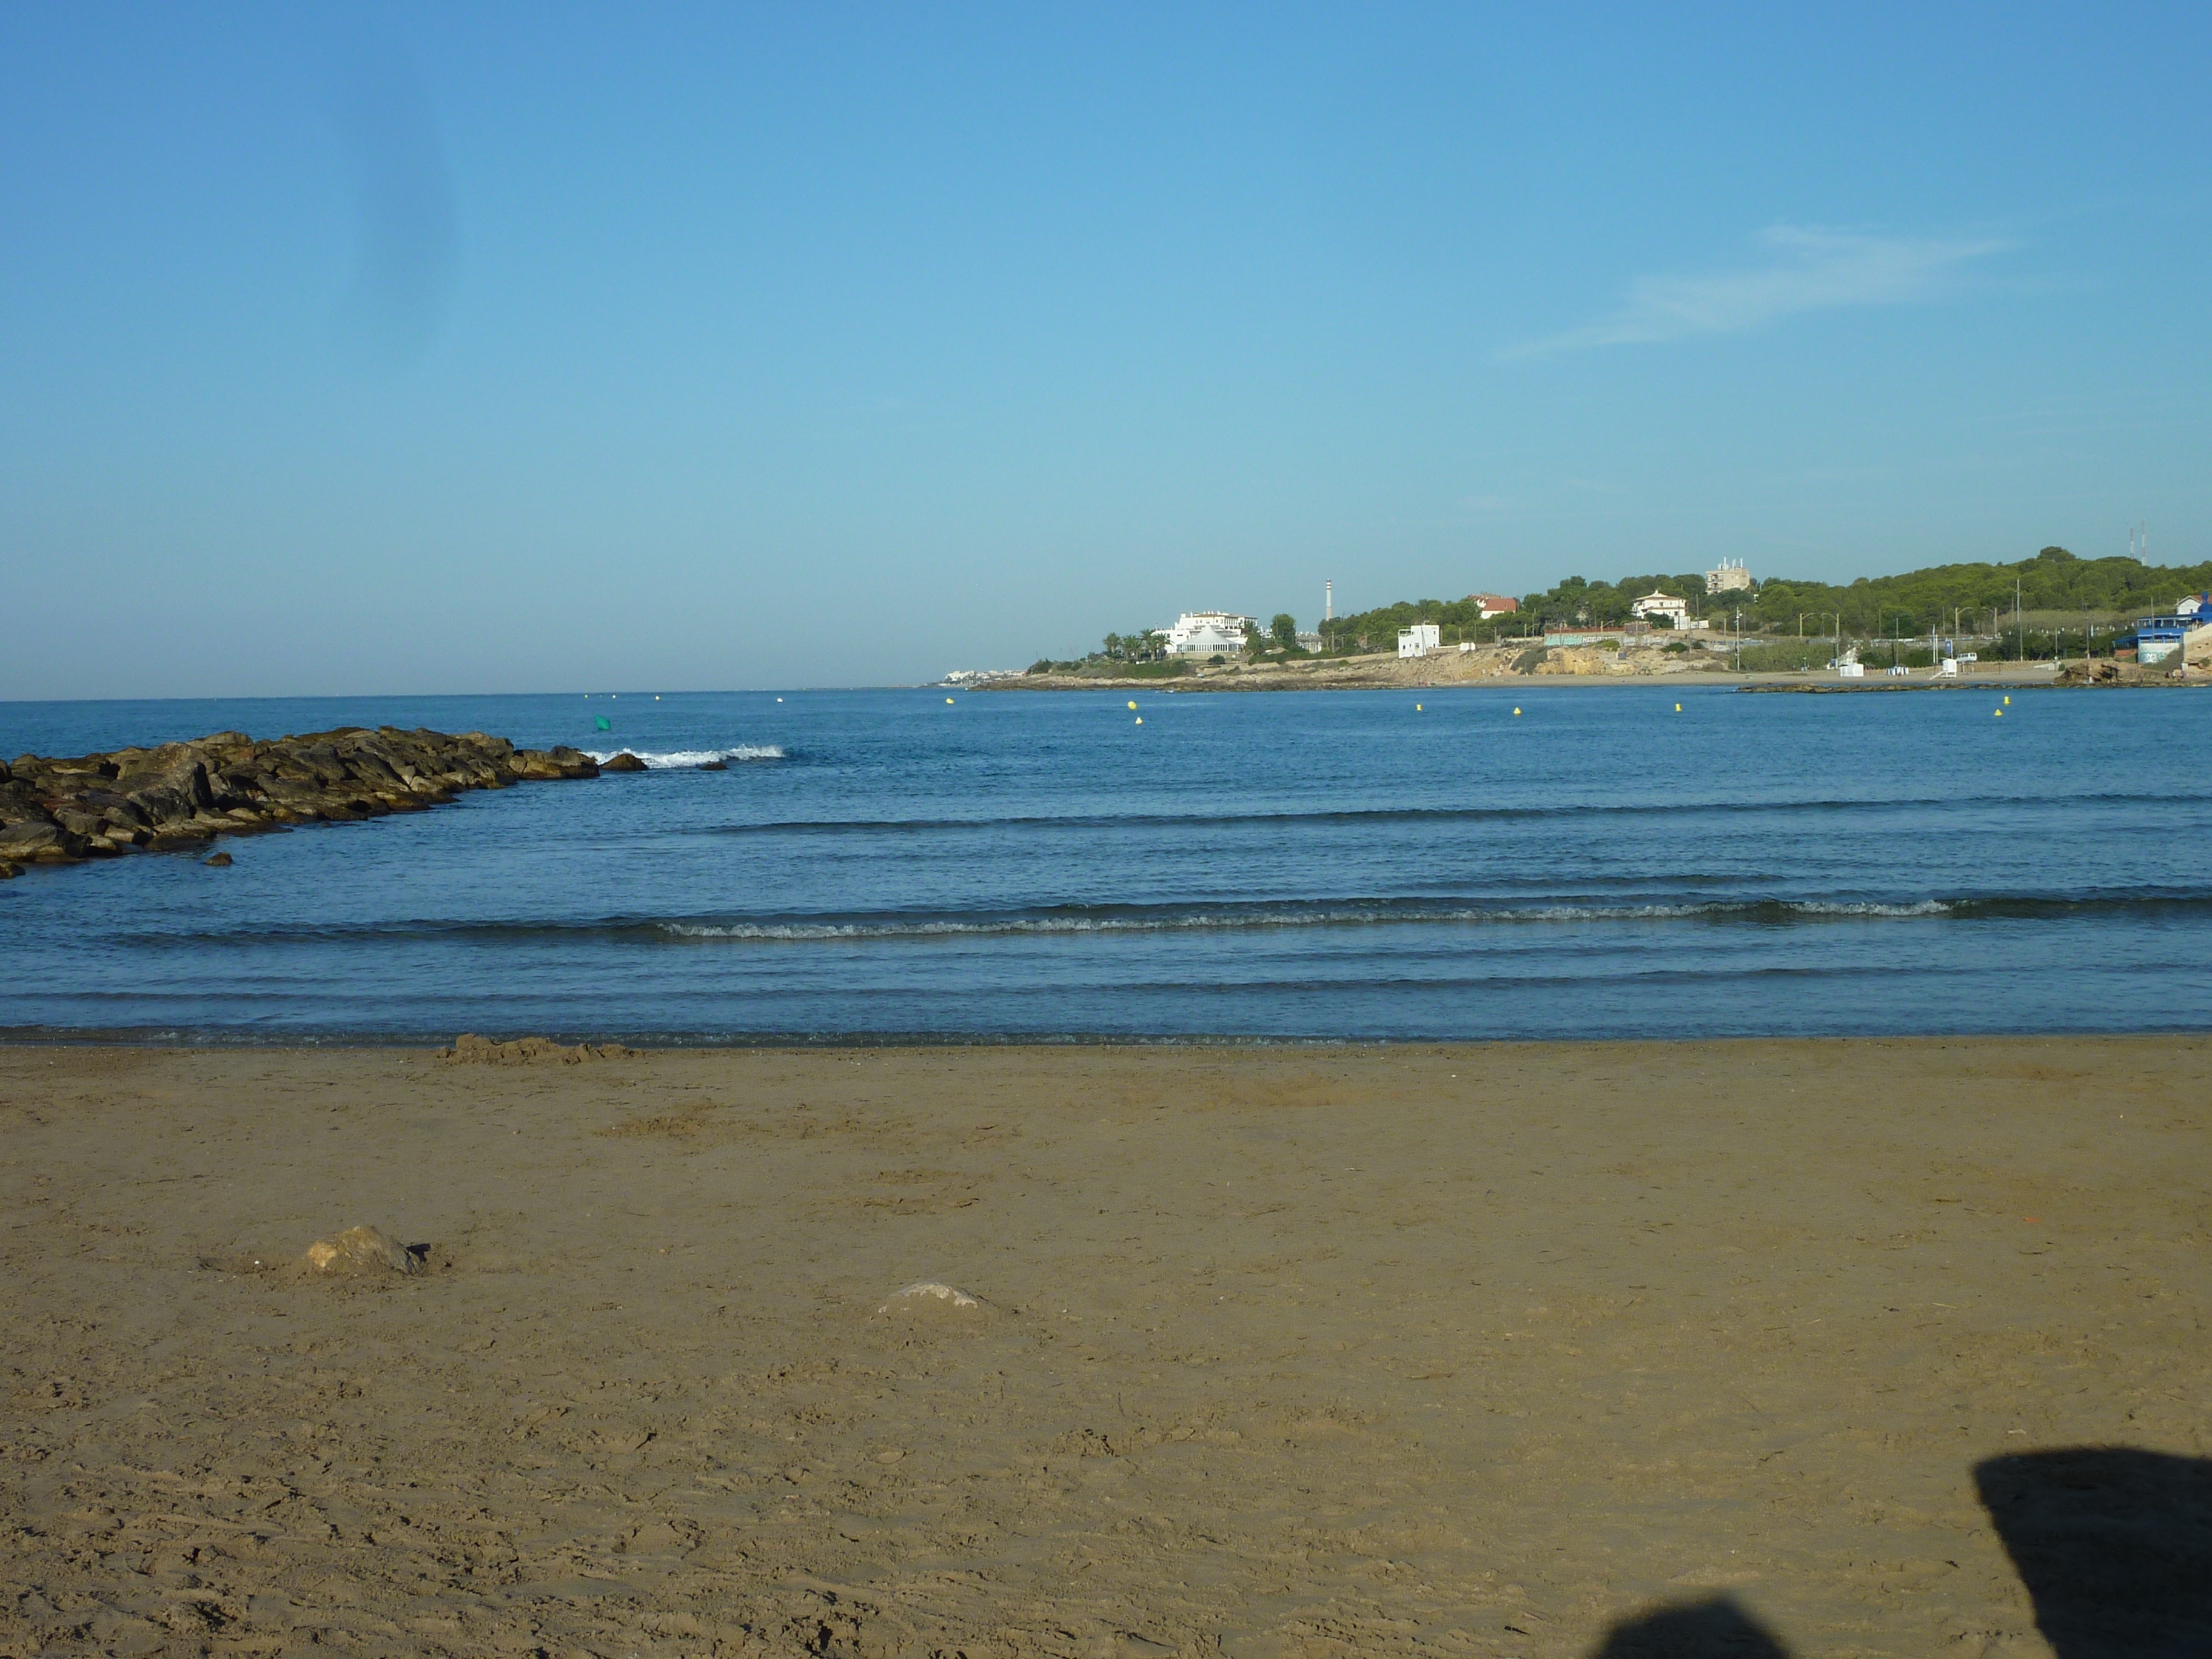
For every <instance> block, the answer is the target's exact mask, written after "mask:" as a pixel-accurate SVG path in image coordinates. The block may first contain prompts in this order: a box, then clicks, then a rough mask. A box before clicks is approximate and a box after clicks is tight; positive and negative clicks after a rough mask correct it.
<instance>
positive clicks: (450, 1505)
mask: <svg viewBox="0 0 2212 1659" xmlns="http://www.w3.org/2000/svg"><path fill="white" fill-rule="evenodd" d="M2209 1100H2212V1040H2207V1039H2202V1038H2184V1039H2167V1038H2159V1039H2128V1040H2120V1039H2112V1040H2100V1039H2089V1040H2084V1039H2078V1038H2077V1039H2067V1040H2057V1039H2051V1040H2041V1039H2003V1040H1987V1041H1946V1040H1925V1041H1892V1042H1876V1041H1836V1042H1727V1043H1711V1044H1698V1043H1688V1044H1674V1045H1656V1044H1638V1045H1574V1046H1497V1047H1437V1048H1427V1047H1423V1048H1407V1047H1395V1048H1394V1047H1371V1048H1335V1047H1328V1048H957V1049H942V1050H895V1049H872V1050H843V1051H830V1050H823V1051H807V1052H793V1051H788V1050H758V1051H740V1052H698V1051H683V1052H660V1053H653V1054H645V1055H641V1056H638V1057H635V1058H626V1059H625V1058H617V1059H609V1060H598V1061H596V1062H593V1063H589V1064H561V1063H557V1062H556V1061H554V1060H541V1061H540V1062H538V1063H534V1064H525V1065H512V1066H501V1065H460V1064H452V1063H447V1062H443V1061H441V1060H436V1059H434V1058H433V1057H432V1056H431V1055H430V1054H428V1053H426V1052H423V1051H420V1050H412V1051H408V1050H398V1049H390V1050H352V1051H341V1050H313V1049H309V1050H283V1051H264V1050H228V1051H222V1050H211V1051H197V1052H184V1051H167V1050H153V1049H144V1050H115V1049H93V1048H37V1047H19V1048H9V1049H5V1050H0V1133H4V1135H5V1146H6V1149H7V1152H6V1158H5V1161H4V1166H0V1192H4V1202H5V1209H6V1212H7V1221H6V1227H5V1231H4V1235H0V1237H4V1240H5V1246H4V1248H5V1273H4V1278H0V1286H4V1288H0V1310H4V1319H0V1331H4V1333H5V1335H4V1338H0V1341H4V1345H5V1354H4V1363H5V1367H6V1377H5V1385H6V1391H7V1418H6V1420H7V1423H8V1425H9V1428H8V1433H7V1436H6V1450H7V1457H6V1460H5V1461H4V1462H0V1520H4V1523H5V1525H6V1528H7V1529H8V1532H9V1552H8V1559H9V1567H8V1571H7V1575H6V1577H7V1585H8V1591H9V1594H8V1596H7V1597H6V1599H5V1600H4V1601H0V1652H5V1653H9V1654H36V1653H57V1654H59V1653H71V1654H74V1653H81V1652H87V1651H109V1652H115V1653H175V1654H186V1653H191V1654H197V1653H214V1654H249V1653H251V1654H264V1653H266V1654H277V1653H305V1652H308V1651H313V1652H318V1653H321V1652H343V1653H376V1654H384V1653H393V1654H397V1653H410V1654H414V1653H425V1654H484V1653H517V1654H521V1653H532V1652H537V1653H544V1654H549V1655H575V1654H586V1653H589V1654H598V1655H604V1656H618V1655H630V1654H641V1655H645V1654H687V1655H689V1654H747V1653H763V1652H775V1653H782V1652H794V1653H795V1652H799V1651H802V1650H806V1651H811V1652H814V1653H817V1654H835V1655H858V1656H869V1659H874V1656H892V1655H908V1656H915V1659H920V1656H924V1655H932V1654H944V1655H948V1656H949V1655H953V1654H964V1655H967V1656H969V1659H983V1656H986V1655H992V1656H1016V1655H1032V1654H1036V1655H1055V1656H1092V1659H1107V1656H1117V1659H1118V1656H1142V1655H1165V1654H1170V1653H1172V1654H1178V1655H1187V1656H1206V1655H1214V1654H1226V1655H1229V1656H1233V1659H1275V1656H1300V1659H1322V1656H1328V1659H1336V1656H1345V1659H1350V1656H1354V1655H1358V1656H1363V1659H1364V1656H1375V1655H1386V1654H1389V1655H1395V1654H1425V1653H1436V1654H1440V1655H1461V1654H1465V1655H1531V1656H1553V1655H1560V1656H1565V1655H1585V1654H1593V1653H1598V1652H1601V1651H1603V1652H1607V1653H1612V1654H1615V1655H1626V1654H1629V1653H1656V1652H1668V1651H1674V1652H1696V1653H1714V1654H1717V1653H1723V1652H1740V1653H1747V1654H1759V1653H1771V1652H1773V1651H1775V1650H1776V1649H1777V1648H1779V1649H1781V1650H1786V1651H1789V1652H1790V1653H1794V1654H1798V1655H1807V1656H1809V1655H1814V1654H1820V1655H1838V1656H1840V1655H1871V1654H1883V1655H1907V1654H1910V1655H1929V1654H1943V1655H1952V1654H1956V1655H1960V1656H1966V1659H1971V1656H1975V1655H1981V1654H1989V1655H2035V1654H2045V1653H2049V1652H2051V1651H2053V1646H2052V1644H2051V1638H2050V1632H2052V1631H2055V1630H2057V1629H2058V1628H2059V1626H2058V1624H2057V1623H2055V1622H2054V1621H2055V1620H2059V1619H2061V1618H2062V1617H2063V1613H2064V1609H2063V1607H2057V1605H2056V1603H2055V1602H2054V1601H2053V1600H2052V1598H2051V1594H2050V1592H2051V1584H2052V1583H2053V1582H2055V1581H2050V1580H2046V1581H2045V1582H2044V1583H2042V1585H2041V1587H2040V1591H2039V1595H2038V1597H2037V1598H2035V1599H2032V1598H2031V1595H2030V1589H2029V1586H2028V1585H2027V1583H2025V1582H2024V1580H2023V1576H2022V1567H2021V1563H2022V1562H2023V1561H2026V1562H2027V1564H2028V1567H2029V1569H2030V1571H2031V1574H2032V1573H2033V1571H2034V1570H2035V1562H2036V1561H2037V1560H2039V1559H2042V1558H2040V1557H2036V1556H2035V1555H2034V1553H2033V1548H2034V1547H2033V1541H2032V1540H2031V1542H2030V1545H2028V1546H2026V1547H2025V1548H2026V1549H2027V1553H2026V1554H2023V1553H2022V1551H2023V1548H2024V1546H2023V1545H2022V1543H2021V1538H2022V1537H2024V1536H2026V1535H2027V1534H2026V1533H2022V1532H2021V1531H2019V1530H2018V1528H2020V1527H2028V1528H2029V1530H2030V1531H2032V1530H2033V1528H2032V1526H2029V1522H2033V1514H2032V1513H2031V1512H2032V1511H2034V1510H2035V1506H2036V1505H2037V1504H2041V1503H2045V1501H2046V1499H2047V1498H2048V1497H2049V1494H2048V1492H2044V1491H2042V1490H2041V1489H2039V1488H2038V1487H2037V1486H2036V1484H2035V1483H2036V1480H2037V1479H2038V1478H2039V1477H2038V1476H2037V1474H2036V1472H2037V1471H2038V1470H2039V1469H2041V1468H2045V1464H2042V1463H2039V1462H2036V1461H2035V1458H2036V1455H2038V1454H2048V1453H2050V1452H2051V1451H2052V1450H2053V1449H2060V1448H2071V1447H2123V1448H2130V1449H2136V1451H2138V1452H2142V1453H2148V1454H2155V1455H2156V1456H2153V1457H2149V1458H2145V1459H2141V1460H2138V1462H2135V1463H2129V1464H2126V1465H2125V1468H2129V1469H2137V1468H2140V1469H2141V1470H2142V1471H2147V1473H2144V1474H2142V1480H2143V1481H2144V1482H2145V1483H2147V1484H2145V1485H2144V1486H2143V1487H2142V1491H2141V1492H2137V1493H2136V1494H2135V1497H2134V1498H2132V1499H2130V1502H2131V1503H2133V1504H2134V1507H2133V1509H2131V1510H2130V1515H2131V1516H2136V1517H2137V1518H2142V1517H2145V1516H2148V1518H2149V1520H2150V1521H2153V1522H2156V1521H2158V1516H2156V1515H2155V1514H2154V1513H2153V1510H2154V1508H2155V1505H2156V1504H2158V1503H2160V1502H2166V1501H2168V1499H2171V1500H2172V1502H2175V1503H2179V1504H2183V1505H2184V1507H2185V1508H2186V1505H2187V1504H2197V1505H2198V1507H2197V1509H2195V1510H2188V1511H2187V1513H2186V1514H2182V1512H2181V1511H2175V1514H2179V1515H2180V1516H2181V1518H2180V1519H2179V1520H2175V1519H2174V1518H2173V1516H2167V1517H2166V1519H2165V1520H2164V1521H2163V1522H2160V1528H2161V1529H2160V1530H2159V1531H2158V1532H2157V1533H2156V1534H2155V1539H2156V1542H2155V1543H2154V1549H2153V1554H2155V1549H2156V1548H2158V1547H2167V1548H2179V1549H2181V1550H2182V1552H2183V1556H2182V1557H2180V1558H2176V1559H2187V1558H2188V1552H2189V1551H2191V1550H2194V1549H2197V1548H2198V1547H2201V1545H2202V1542H2203V1539H2202V1527H2203V1493H2204V1490H2205V1488H2204V1485H2203V1480H2202V1479H2201V1476H2202V1473H2203V1470H2204V1469H2205V1468H2206V1467H2207V1466H2206V1465H2205V1464H2204V1463H2203V1462H2201V1461H2197V1462H2184V1461H2180V1460H2202V1459H2203V1458H2204V1457H2205V1456H2206V1455H2207V1445H2206V1440H2207V1424H2208V1420H2212V1419H2208V1413H2207V1407H2208V1404H2212V1397H2208V1382H2207V1379H2208V1377H2212V1333H2208V1328H2207V1308H2206V1302H2207V1297H2208V1292H2212V1273H2208V1272H2207V1265H2208V1264H2207V1261H2206V1243H2207V1239H2206V1231H2205V1229H2206V1225H2207V1218H2208V1214H2212V1210H2209V1209H2208V1201H2207V1200H2208V1195H2212V1193H2209V1191H2208V1189H2212V1159H2208V1157H2207V1153H2208V1152H2212V1134H2208V1131H2212V1106H2208V1105H2207V1102H2208V1101H2209ZM353 1225H374V1226H378V1227H380V1228H383V1229H385V1230H386V1231H388V1232H390V1233H391V1234H392V1235H393V1236H394V1237H397V1238H398V1239H400V1240H401V1241H403V1242H404V1243H409V1244H422V1245H425V1246H427V1247H428V1249H426V1250H425V1251H424V1252H423V1253H422V1257H423V1262H424V1266H425V1269H426V1270H425V1271H424V1272H422V1273H419V1274H416V1275H411V1276H402V1275H399V1274H396V1273H386V1274H382V1275H378V1276H369V1277H361V1278H353V1279H319V1278H315V1277H312V1276H309V1275H308V1274H307V1273H306V1272H305V1271H304V1270H303V1269H302V1268H301V1267H300V1266H299V1265H298V1264H299V1262H300V1259H301V1256H302V1255H303V1253H304V1252H305V1251H306V1249H307V1247H308V1245H309V1244H310V1243H311V1242H313V1241H314V1240H316V1239H318V1238H320V1237H328V1236H330V1235H331V1234H333V1233H336V1232H337V1231H340V1230H342V1229H344V1228H347V1227H349V1226H353ZM922 1282H934V1283H939V1284H942V1285H947V1286H951V1287H955V1288H957V1290H958V1291H961V1292H963V1293H964V1294H965V1295H967V1296H970V1297H973V1298H974V1299H975V1306H973V1307H972V1308H971V1307H960V1306H957V1305H955V1304H954V1303H953V1302H951V1301H950V1300H945V1299H940V1298H939V1297H934V1296H925V1297H908V1298H906V1299H905V1300H904V1301H901V1300H899V1299H898V1298H897V1297H896V1293H897V1292H899V1291H902V1289H904V1288H905V1287H908V1286H910V1285H915V1284H917V1283H922ZM2007 1458H2011V1459H2013V1460H2015V1461H2014V1462H2009V1463H2000V1464H1992V1463H1990V1460H1993V1459H2007ZM2092 1461H2093V1460H2092ZM1978 1466H1981V1467H1982V1468H1983V1474H1982V1475H1981V1476H1980V1477H1979V1481H1980V1484H1979V1486H1978V1477H1977V1474H1976V1470H1977V1468H1978ZM2068 1467H2069V1468H2075V1471H2076V1473H2077V1474H2078V1473H2079V1470H2080V1469H2081V1468H2087V1467H2090V1466H2089V1465H2084V1464H2081V1463H2078V1462H2077V1463H2076V1464H2075V1465H2070V1466H2068ZM2097 1467H2105V1466H2097ZM2068 1478H2069V1479H2072V1478H2073V1477H2071V1476H2069V1477H2068ZM2084 1478H2090V1477H2084ZM2129 1478H2133V1477H2132V1476H2130V1477H2129ZM2160 1482H2164V1483H2165V1484H2164V1485H2163V1486H2161V1485H2160ZM2008 1483H2009V1484H2008ZM2176 1483H2179V1484H2176ZM2192 1483H2193V1484H2192ZM2092 1484H2093V1480H2092ZM2059 1485H2060V1486H2064V1485H2065V1481H2063V1480H2062V1481H2060V1482H2059ZM2068 1489H2069V1490H2074V1491H2081V1490H2085V1489H2086V1488H2083V1487H2082V1486H2081V1480H2075V1482H2074V1485H2073V1486H2072V1487H2069V1488H2068ZM1990 1492H1996V1493H1997V1494H1998V1495H1999V1497H2000V1498H2003V1500H2004V1503H2005V1504H2012V1505H2013V1512H2014V1514H2015V1533H2014V1534H2011V1535H2008V1536H2001V1535H2000V1531H1999V1529H1998V1528H1996V1526H1993V1524H1992V1522H1991V1516H1990V1510H1989V1509H1988V1508H1986V1507H1985V1506H1984V1501H1983V1499H1984V1495H1985V1494H1988V1493H1990ZM2161 1493H2164V1494H2165V1495H2166V1496H2165V1497H2161V1496H2160V1494H2161ZM2175 1494H2179V1496H2178V1497H2177V1496H2175ZM2122 1496H2123V1498H2126V1497H2127V1494H2125V1493H2123V1494H2122ZM2000 1507H2002V1504H2001V1505H2000ZM2052 1515H2053V1516H2055V1519H2051V1520H2050V1524H2049V1525H2048V1526H2046V1527H2045V1541H2046V1543H2047V1542H2048V1541H2049V1540H2050V1539H2051V1538H2052V1537H2057V1538H2060V1540H2061V1541H2062V1542H2063V1535H2064V1534H2065V1533H2066V1525H2067V1522H2066V1517H2065V1515H2064V1513H2063V1512H2062V1511H2053V1512H2052ZM2191 1515H2193V1516H2195V1519H2194V1520H2191V1519H2190V1518H2189V1516H2191ZM2021 1516H2027V1517H2028V1520H2027V1521H2021V1520H2020V1518H2019V1517H2021ZM2047 1518H2048V1517H2047ZM2189 1526H2196V1527H2197V1528H2199V1532H2198V1533H2196V1534H2191V1533H2188V1532H2187V1530H2186V1528H2188V1527H2189ZM2177 1527H2179V1528H2182V1531H2181V1532H2179V1533H2177V1532H2176V1531H2175V1528H2177ZM2054 1528H2055V1530H2054ZM2177 1538H2179V1540H2180V1542H2179V1544H2176V1543H2175V1540H2176V1539H2177ZM2191 1539H2195V1540H2196V1541H2195V1542H2191ZM2144 1559H2148V1558H2147V1557H2146V1558H2144ZM2144 1571H2147V1572H2149V1573H2150V1575H2151V1576H2150V1577H2149V1578H2148V1580H2146V1581H2144V1583H2138V1584H2136V1585H2132V1586H2130V1587H2129V1593H2130V1596H2131V1598H2132V1599H2133V1601H2135V1602H2136V1604H2138V1606H2140V1605H2141V1604H2142V1602H2143V1601H2144V1600H2145V1598H2146V1597H2148V1600H2149V1601H2152V1602H2155V1601H2156V1600H2157V1598H2158V1596H2159V1595H2166V1596H2167V1597H2168V1599H2169V1601H2170V1600H2171V1598H2172V1595H2183V1594H2187V1593H2190V1592H2188V1591H2187V1589H2186V1587H2185V1585H2183V1584H2182V1581H2181V1579H2179V1578H2178V1577H2174V1576H2173V1575H2172V1574H2169V1575H2167V1576H2166V1577H2164V1578H2161V1577H2159V1576H2158V1574H2159V1571H2160V1570H2157V1569H2156V1568H2155V1563H2154V1565H2153V1567H2151V1568H2146V1569H2144ZM2177 1571H2179V1570H2177ZM2192 1582H2193V1580H2192ZM2145 1584H2147V1585H2148V1589H2145V1588H2144V1585H2145ZM2178 1586H2179V1588H2178ZM2195 1593H2197V1594H2200V1595H2201V1594H2202V1592H2201V1591H2197V1592H2195ZM1669 1607H1674V1608H1681V1607H1688V1608H1690V1609H1691V1611H1688V1612H1678V1613H1673V1614H1662V1616H1660V1617H1658V1618H1657V1619H1656V1620H1654V1619H1652V1617H1651V1615H1653V1614H1654V1613H1658V1612H1660V1610H1662V1609H1666V1608H1669ZM2039 1616H2040V1617H2041V1618H2042V1619H2043V1620H2044V1624H2045V1630H2044V1631H2043V1632H2039V1629H2038V1620H2039ZM2191 1616H2193V1615H2191ZM1638 1620H1644V1621H1646V1622H1644V1623H1641V1624H1639V1623H1638V1622H1637V1621H1638ZM2106 1628H2107V1629H2108V1632H2109V1631H2110V1630H2111V1629H2113V1628H2117V1627H2115V1626H2107V1627H2106ZM1762 1631H1763V1632H1765V1635H1764V1636H1761V1635H1760V1634H1759V1632H1762ZM2199 1633H2200V1634H2201V1627H2200V1631H2199ZM1676 1638H1680V1639H1679V1640H1677V1639H1676ZM2112 1639H2113V1640H2115V1641H2116V1642H2117V1641H2118V1640H2120V1639H2121V1638H2119V1637H2117V1636H2116V1637H2114V1638H2112ZM1669 1641H1674V1643H1675V1644H1674V1645H1673V1646H1668V1645H1667V1644H1668V1642H1669ZM1700 1644H1702V1645H1700ZM1768 1644H1771V1645H1768ZM2057 1650H2058V1651H2061V1652H2062V1653H2064V1654H2068V1655H2086V1654H2088V1653H2092V1652H2096V1651H2104V1649H2100V1648H2096V1647H2093V1646H2091V1645H2087V1644H2085V1642H2084V1641H2077V1642H2075V1644H2073V1645H2063V1644H2062V1645H2061V1646H2060V1647H2059V1648H2058V1649H2057ZM2111 1650H2112V1651H2114V1652H2118V1651H2123V1650H2130V1649H2125V1648H2123V1647H2121V1646H2114V1647H2112V1649H2111ZM2132 1650H2134V1651H2142V1652H2148V1651H2160V1652H2163V1651H2168V1650H2169V1649H2166V1648H2160V1647H2154V1646H2151V1645H2148V1644H2142V1645H2137V1646H2136V1647H2134V1648H2133V1649H2132ZM2170 1650H2171V1651H2174V1652H2180V1651H2184V1650H2185V1649H2184V1648H2182V1647H2179V1646H2176V1647H2172V1648H2171V1649H2170ZM2190 1650H2191V1651H2194V1649H2190Z"/></svg>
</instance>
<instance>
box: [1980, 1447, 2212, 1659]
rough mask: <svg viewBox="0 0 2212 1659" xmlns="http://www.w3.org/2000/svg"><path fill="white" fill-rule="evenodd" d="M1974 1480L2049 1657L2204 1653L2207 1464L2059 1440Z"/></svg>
mask: <svg viewBox="0 0 2212 1659" xmlns="http://www.w3.org/2000/svg"><path fill="white" fill-rule="evenodd" d="M1974 1485H1975V1486H1976V1488H1977V1489H1978V1491H1979V1492H1980V1493H1981V1498H1982V1506H1983V1507H1984V1509H1986V1510H1989V1512H1990V1520H1991V1521H1992V1522H1995V1523H1996V1529H1997V1533H1998V1535H1999V1536H2000V1537H2002V1539H2003V1540H2004V1547H2005V1553H2007V1554H2008V1555H2010V1556H2011V1557H2012V1564H2013V1568H2014V1571H2016V1572H2018V1573H2019V1574H2020V1577H2021V1583H2024V1584H2026V1585H2027V1593H2028V1595H2030V1596H2032V1597H2033V1598H2034V1601H2035V1623H2036V1628H2037V1629H2039V1630H2040V1631H2041V1632H2043V1638H2044V1640H2045V1641H2046V1642H2048V1643H2050V1644H2051V1648H2052V1650H2054V1651H2055V1652H2056V1653H2057V1655H2058V1656H2059V1659H2120V1656H2123V1655H2125V1656H2127V1659H2180V1656H2183V1655H2188V1656H2191V1659H2203V1656H2205V1655H2207V1654H2212V1461H2208V1460H2206V1459H2203V1458H2200V1457H2171V1456H2167V1455H2165V1454H2163V1453H2160V1452H2147V1451H2136V1450H2133V1449H2129V1448H2126V1447H2119V1446H2078V1447H2067V1448H2062V1449H2054V1450H2051V1451H2037V1452H2024V1453H2021V1455H2017V1456H2013V1457H1992V1458H1990V1460H1988V1461H1987V1462H1983V1463H1978V1464H1976V1465H1975V1466H1974Z"/></svg>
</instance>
